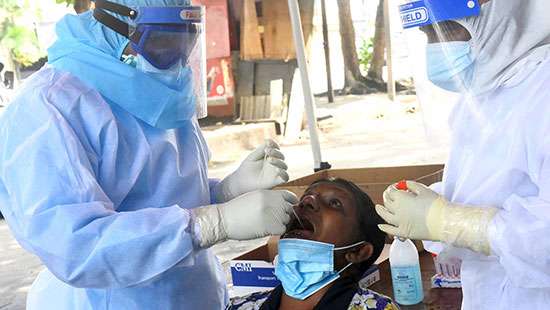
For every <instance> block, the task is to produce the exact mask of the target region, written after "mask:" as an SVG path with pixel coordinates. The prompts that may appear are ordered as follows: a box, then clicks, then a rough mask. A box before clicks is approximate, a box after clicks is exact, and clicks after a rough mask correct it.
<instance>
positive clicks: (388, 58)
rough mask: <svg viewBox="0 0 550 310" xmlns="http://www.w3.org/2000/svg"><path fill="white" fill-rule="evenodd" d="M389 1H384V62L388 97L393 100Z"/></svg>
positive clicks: (393, 83)
mask: <svg viewBox="0 0 550 310" xmlns="http://www.w3.org/2000/svg"><path fill="white" fill-rule="evenodd" d="M389 2H390V0H384V28H385V29H384V30H385V31H384V33H385V34H386V62H387V64H388V97H389V98H390V100H391V101H394V100H395V80H394V78H393V57H392V46H391V43H392V42H391V27H390V25H391V22H390V4H389Z"/></svg>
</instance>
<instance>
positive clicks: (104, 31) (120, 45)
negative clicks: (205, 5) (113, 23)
mask: <svg viewBox="0 0 550 310" xmlns="http://www.w3.org/2000/svg"><path fill="white" fill-rule="evenodd" d="M109 1H111V2H115V3H119V4H121V5H124V6H127V7H132V8H135V7H139V6H183V5H189V4H190V2H191V1H190V0H109ZM115 16H116V17H117V18H118V19H120V20H123V21H124V22H127V23H128V22H130V19H129V18H127V17H124V16H120V15H115ZM56 29H57V35H58V38H59V40H63V41H76V42H79V43H84V44H85V45H87V46H89V47H91V48H96V49H99V50H101V51H102V52H103V53H106V54H108V55H111V56H113V57H114V58H115V59H116V60H119V59H120V57H121V56H122V53H123V52H124V49H125V48H126V46H127V45H128V42H129V41H128V39H127V38H125V37H123V36H122V35H120V34H118V33H116V32H115V31H113V30H111V29H109V28H108V27H107V26H105V25H103V24H101V23H100V22H98V21H97V20H95V19H94V18H93V16H92V14H91V12H86V13H83V14H80V15H71V14H69V15H66V16H65V17H64V18H63V19H61V20H60V21H59V22H58V23H57V25H56Z"/></svg>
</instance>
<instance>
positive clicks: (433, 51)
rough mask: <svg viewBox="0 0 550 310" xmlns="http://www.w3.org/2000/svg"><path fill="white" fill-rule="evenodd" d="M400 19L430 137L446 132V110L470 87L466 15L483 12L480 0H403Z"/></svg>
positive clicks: (472, 60)
mask: <svg viewBox="0 0 550 310" xmlns="http://www.w3.org/2000/svg"><path fill="white" fill-rule="evenodd" d="M401 3H402V4H401V5H400V6H399V13H400V19H401V22H402V25H403V29H404V32H403V33H404V38H405V40H406V41H407V42H406V43H407V46H408V51H409V53H408V58H409V64H410V66H411V71H412V72H413V78H414V82H415V87H416V92H417V97H418V100H419V103H420V106H421V109H422V113H423V117H424V123H425V127H426V133H427V135H428V138H429V140H430V141H432V142H434V141H440V140H441V139H447V138H448V115H449V113H450V111H451V110H452V108H453V106H454V103H455V102H456V101H457V100H458V99H460V98H464V96H468V94H469V93H470V91H471V89H472V88H471V86H472V84H471V83H472V77H473V73H474V67H475V66H474V64H475V57H474V55H473V53H472V48H471V46H470V41H471V34H470V31H469V29H467V28H466V27H465V26H464V24H463V23H462V21H463V20H464V19H467V18H470V17H472V16H478V15H479V14H480V5H479V3H478V0H420V1H401Z"/></svg>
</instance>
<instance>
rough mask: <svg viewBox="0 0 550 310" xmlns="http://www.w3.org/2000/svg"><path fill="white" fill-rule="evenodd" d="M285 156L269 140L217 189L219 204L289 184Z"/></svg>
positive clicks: (276, 145) (216, 194) (251, 154)
mask: <svg viewBox="0 0 550 310" xmlns="http://www.w3.org/2000/svg"><path fill="white" fill-rule="evenodd" d="M284 160H285V156H284V155H283V153H281V151H280V150H279V145H278V144H277V143H276V142H275V141H273V140H267V141H266V142H265V143H264V144H262V145H261V146H260V147H258V148H257V149H256V150H254V151H253V152H252V153H250V155H248V157H246V159H245V160H244V161H243V162H242V163H241V165H240V166H239V168H238V169H237V170H236V171H235V172H233V173H232V174H231V175H229V176H227V177H226V178H225V179H223V180H222V181H221V182H220V183H218V185H217V186H216V188H215V198H216V201H217V202H226V201H229V200H231V199H233V198H235V197H238V196H240V195H242V194H244V193H248V192H251V191H254V190H259V189H271V188H273V187H275V186H277V185H280V184H283V183H285V182H288V179H289V177H288V173H287V171H286V170H287V169H288V167H287V165H286V163H285V162H284Z"/></svg>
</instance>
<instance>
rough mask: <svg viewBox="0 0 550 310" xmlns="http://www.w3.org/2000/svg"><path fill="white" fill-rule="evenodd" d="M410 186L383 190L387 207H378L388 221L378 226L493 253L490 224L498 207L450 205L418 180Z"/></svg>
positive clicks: (399, 233)
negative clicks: (406, 189) (405, 188)
mask: <svg viewBox="0 0 550 310" xmlns="http://www.w3.org/2000/svg"><path fill="white" fill-rule="evenodd" d="M407 187H408V191H403V190H398V189H397V188H396V187H395V185H391V186H390V187H388V189H387V190H386V191H385V192H384V206H381V205H377V206H376V212H377V213H378V214H379V215H380V216H381V217H382V218H383V219H384V220H385V221H386V222H387V223H388V224H383V225H380V226H379V227H380V229H381V230H382V231H384V232H386V233H388V234H390V235H394V236H399V237H403V238H409V239H417V240H433V241H443V242H446V243H448V244H451V245H454V246H457V247H465V248H469V249H471V250H474V251H476V252H479V253H483V254H485V255H489V254H490V253H491V249H490V244H489V239H488V236H487V226H488V225H489V223H490V221H491V220H492V219H493V217H494V216H495V214H496V213H497V211H498V209H496V208H493V207H474V206H465V205H457V204H451V203H449V202H448V201H447V200H445V198H443V196H440V195H439V194H437V193H436V192H434V191H432V190H431V189H429V188H428V187H426V186H425V185H423V184H420V183H416V182H411V181H407Z"/></svg>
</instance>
